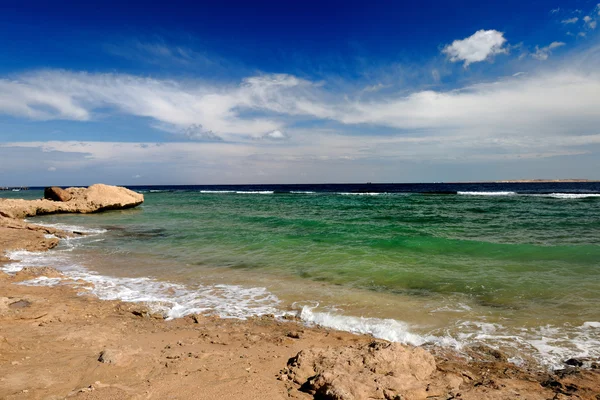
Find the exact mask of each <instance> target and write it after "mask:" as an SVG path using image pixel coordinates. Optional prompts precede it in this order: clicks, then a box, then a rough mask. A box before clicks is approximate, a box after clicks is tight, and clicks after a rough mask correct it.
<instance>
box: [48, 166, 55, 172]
mask: <svg viewBox="0 0 600 400" xmlns="http://www.w3.org/2000/svg"><path fill="white" fill-rule="evenodd" d="M48 171H50V172H54V171H56V167H48Z"/></svg>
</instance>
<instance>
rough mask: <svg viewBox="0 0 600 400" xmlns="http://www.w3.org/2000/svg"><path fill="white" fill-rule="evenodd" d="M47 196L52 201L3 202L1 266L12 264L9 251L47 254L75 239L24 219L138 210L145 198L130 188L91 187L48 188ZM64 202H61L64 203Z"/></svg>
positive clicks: (0, 247) (0, 227)
mask: <svg viewBox="0 0 600 400" xmlns="http://www.w3.org/2000/svg"><path fill="white" fill-rule="evenodd" d="M44 196H46V197H51V198H53V200H49V199H42V200H22V199H0V263H2V262H6V261H9V260H8V259H7V257H6V256H5V255H4V253H5V252H6V251H11V250H28V251H44V250H48V249H51V248H53V247H55V246H56V245H57V244H58V241H59V238H64V237H67V236H72V235H74V234H75V233H67V232H63V231H61V230H58V229H54V228H49V227H44V226H39V225H34V224H29V223H26V222H24V221H22V220H21V219H22V218H26V217H33V216H36V215H44V214H57V213H83V214H85V213H94V212H99V211H105V210H119V209H125V208H131V207H135V206H137V205H140V204H142V203H143V202H144V196H143V195H142V194H139V193H136V192H134V191H131V190H129V189H126V188H123V187H118V186H108V185H102V184H97V185H92V186H90V187H89V188H69V189H60V188H48V189H47V190H45V191H44ZM61 199H62V200H61Z"/></svg>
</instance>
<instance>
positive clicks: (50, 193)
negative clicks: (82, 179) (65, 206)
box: [44, 186, 73, 201]
mask: <svg viewBox="0 0 600 400" xmlns="http://www.w3.org/2000/svg"><path fill="white" fill-rule="evenodd" d="M72 197H73V196H71V193H69V192H67V191H66V190H65V189H62V188H59V187H57V186H51V187H47V188H45V189H44V199H47V200H52V201H69V200H71V198H72Z"/></svg>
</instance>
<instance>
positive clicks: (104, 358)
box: [98, 349, 121, 364]
mask: <svg viewBox="0 0 600 400" xmlns="http://www.w3.org/2000/svg"><path fill="white" fill-rule="evenodd" d="M120 355H121V354H120V353H118V352H116V351H114V350H111V349H104V350H102V351H101V352H100V355H99V356H98V361H100V362H101V363H104V364H116V363H117V361H118V358H119V356H120Z"/></svg>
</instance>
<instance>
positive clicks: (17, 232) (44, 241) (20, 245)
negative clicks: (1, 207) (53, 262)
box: [0, 216, 69, 263]
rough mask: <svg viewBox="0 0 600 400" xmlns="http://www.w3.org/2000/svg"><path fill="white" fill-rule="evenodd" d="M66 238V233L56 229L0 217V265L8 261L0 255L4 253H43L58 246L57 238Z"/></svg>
mask: <svg viewBox="0 0 600 400" xmlns="http://www.w3.org/2000/svg"><path fill="white" fill-rule="evenodd" d="M67 236H69V234H68V233H67V232H63V231H61V230H58V229H54V228H50V227H45V226H39V225H33V224H28V223H26V222H23V221H20V220H17V219H12V218H6V217H3V216H0V263H1V262H6V261H8V258H6V257H5V256H4V255H3V254H2V253H4V252H5V251H11V250H28V251H45V250H48V249H51V248H53V247H55V246H56V245H58V240H59V238H64V237H67Z"/></svg>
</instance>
